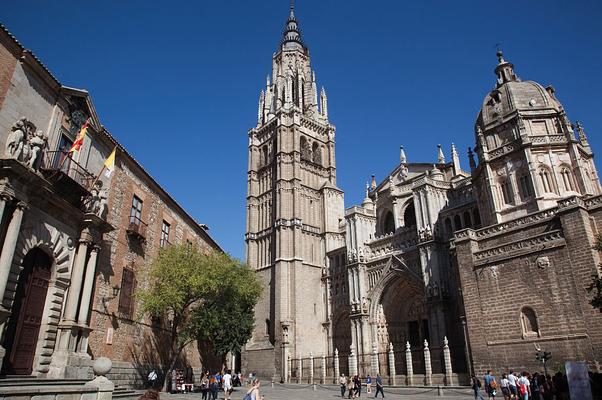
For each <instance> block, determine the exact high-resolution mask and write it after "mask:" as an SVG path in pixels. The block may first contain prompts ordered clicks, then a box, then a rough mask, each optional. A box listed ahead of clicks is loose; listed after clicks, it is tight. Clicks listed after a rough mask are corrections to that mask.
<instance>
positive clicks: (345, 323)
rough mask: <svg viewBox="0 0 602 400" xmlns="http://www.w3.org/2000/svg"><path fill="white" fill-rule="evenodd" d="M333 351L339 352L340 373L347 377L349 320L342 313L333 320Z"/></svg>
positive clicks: (349, 339)
mask: <svg viewBox="0 0 602 400" xmlns="http://www.w3.org/2000/svg"><path fill="white" fill-rule="evenodd" d="M332 342H333V351H334V349H336V350H338V351H339V368H340V373H341V374H345V375H349V362H348V359H349V349H350V347H351V320H350V319H349V314H347V313H343V314H341V315H339V317H338V318H337V319H336V320H335V323H334V325H333V332H332Z"/></svg>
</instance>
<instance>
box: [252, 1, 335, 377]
mask: <svg viewBox="0 0 602 400" xmlns="http://www.w3.org/2000/svg"><path fill="white" fill-rule="evenodd" d="M257 114H258V115H257V125H256V127H255V128H253V129H251V130H250V131H249V167H248V168H249V170H248V196H247V233H246V235H245V240H246V256H247V262H248V264H249V265H250V266H251V268H253V269H254V270H255V271H256V272H257V275H258V278H259V279H260V281H261V282H262V284H263V287H264V292H263V296H262V298H261V300H260V301H259V303H258V304H257V306H256V307H255V329H254V333H253V336H252V338H251V340H250V341H249V343H248V344H247V345H246V346H245V349H244V351H243V356H242V362H243V368H244V369H245V370H246V371H255V372H256V373H257V374H259V375H260V376H264V377H270V378H275V379H285V377H286V376H287V373H288V370H287V367H288V366H287V364H288V363H287V360H288V358H289V356H290V357H295V358H298V357H308V356H309V354H310V353H313V355H314V356H316V357H318V356H321V355H322V354H324V355H328V343H329V335H330V332H329V324H328V322H327V321H328V320H329V318H328V316H329V314H330V311H329V308H328V293H327V290H326V287H325V279H324V276H325V271H326V267H327V265H326V262H327V261H326V252H328V251H330V250H332V249H334V248H338V247H342V246H343V245H344V236H343V233H342V232H341V228H340V226H344V221H343V214H344V206H343V192H342V191H341V190H340V189H338V188H337V186H336V165H335V153H334V138H335V127H334V126H333V125H332V124H330V122H329V120H328V104H327V98H326V91H325V90H324V88H322V89H321V90H320V91H319V92H318V87H317V84H316V74H315V72H314V71H313V70H312V68H311V63H310V57H309V50H308V48H307V47H306V46H305V44H304V43H303V41H302V38H301V32H300V30H299V27H298V24H297V20H296V18H295V14H294V8H293V6H292V5H291V9H290V14H289V17H288V20H287V23H286V27H285V30H284V37H283V40H282V42H281V44H280V46H279V48H278V51H277V52H276V53H275V54H274V55H273V58H272V75H271V77H270V76H268V77H267V82H266V87H265V90H262V91H261V94H260V96H259V107H258V113H257ZM341 224H343V225H341ZM343 231H344V228H343Z"/></svg>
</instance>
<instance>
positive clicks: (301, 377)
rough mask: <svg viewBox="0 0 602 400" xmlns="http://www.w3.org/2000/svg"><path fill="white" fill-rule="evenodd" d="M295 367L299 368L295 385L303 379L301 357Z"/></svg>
mask: <svg viewBox="0 0 602 400" xmlns="http://www.w3.org/2000/svg"><path fill="white" fill-rule="evenodd" d="M297 365H298V366H299V371H297V372H298V373H297V383H301V379H303V359H302V358H301V357H299V362H298V364H297Z"/></svg>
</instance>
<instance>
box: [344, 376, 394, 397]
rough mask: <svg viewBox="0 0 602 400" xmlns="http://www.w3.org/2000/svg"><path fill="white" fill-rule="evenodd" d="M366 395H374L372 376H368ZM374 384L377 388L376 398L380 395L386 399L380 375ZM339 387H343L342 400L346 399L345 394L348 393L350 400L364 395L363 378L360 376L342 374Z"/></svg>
mask: <svg viewBox="0 0 602 400" xmlns="http://www.w3.org/2000/svg"><path fill="white" fill-rule="evenodd" d="M365 383H366V394H371V393H372V377H371V376H370V375H367V376H366V379H365ZM374 384H375V388H376V394H375V395H374V397H375V398H376V397H377V396H378V394H379V393H380V394H381V396H382V397H383V398H384V397H385V392H384V391H383V379H382V377H381V376H380V374H377V375H376V378H375V379H374ZM339 385H340V386H341V398H345V393H347V398H348V399H355V398H357V397H360V396H361V395H362V378H361V376H360V375H357V374H356V375H354V376H345V374H341V377H340V378H339Z"/></svg>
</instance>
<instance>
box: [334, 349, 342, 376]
mask: <svg viewBox="0 0 602 400" xmlns="http://www.w3.org/2000/svg"><path fill="white" fill-rule="evenodd" d="M339 375H341V366H340V364H339V349H334V379H333V383H337V382H338V379H339Z"/></svg>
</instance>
